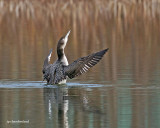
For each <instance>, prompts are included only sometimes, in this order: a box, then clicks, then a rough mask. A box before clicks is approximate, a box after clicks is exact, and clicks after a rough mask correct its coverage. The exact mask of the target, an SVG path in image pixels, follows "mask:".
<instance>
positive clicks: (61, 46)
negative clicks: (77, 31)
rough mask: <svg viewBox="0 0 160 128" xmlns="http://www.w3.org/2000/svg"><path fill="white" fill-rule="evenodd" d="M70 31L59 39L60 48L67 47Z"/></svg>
mask: <svg viewBox="0 0 160 128" xmlns="http://www.w3.org/2000/svg"><path fill="white" fill-rule="evenodd" d="M70 32H71V30H69V32H68V33H67V34H66V35H65V36H63V37H61V38H60V40H59V41H58V45H57V47H58V49H64V48H65V46H66V44H67V41H68V36H69V34H70Z"/></svg>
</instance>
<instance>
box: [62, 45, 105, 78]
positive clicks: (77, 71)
mask: <svg viewBox="0 0 160 128" xmlns="http://www.w3.org/2000/svg"><path fill="white" fill-rule="evenodd" d="M107 51H108V48H107V49H105V50H102V51H100V52H97V53H93V54H91V55H89V56H86V57H82V58H80V59H78V60H76V61H74V62H73V63H71V64H70V65H68V66H66V67H64V71H65V74H66V75H67V76H68V77H69V78H70V79H72V78H74V77H76V76H79V75H81V74H83V73H85V72H87V71H88V69H89V68H91V67H93V66H94V65H96V64H97V63H98V62H99V61H100V60H101V59H102V57H103V55H104V54H105V53H106V52H107Z"/></svg>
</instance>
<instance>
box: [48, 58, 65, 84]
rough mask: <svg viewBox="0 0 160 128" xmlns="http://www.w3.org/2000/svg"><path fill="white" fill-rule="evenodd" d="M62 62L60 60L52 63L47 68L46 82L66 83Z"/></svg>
mask: <svg viewBox="0 0 160 128" xmlns="http://www.w3.org/2000/svg"><path fill="white" fill-rule="evenodd" d="M64 66H65V65H64V64H63V63H62V62H60V61H58V60H57V61H56V62H55V63H53V64H52V65H51V66H50V67H49V69H47V70H49V80H48V81H47V84H61V83H66V75H65V73H64Z"/></svg>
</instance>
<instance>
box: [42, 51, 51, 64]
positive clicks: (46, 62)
mask: <svg viewBox="0 0 160 128" xmlns="http://www.w3.org/2000/svg"><path fill="white" fill-rule="evenodd" d="M52 51H53V49H51V50H50V52H49V54H48V56H47V57H46V59H45V60H44V65H43V67H45V66H47V65H48V64H49V61H50V59H51V54H52Z"/></svg>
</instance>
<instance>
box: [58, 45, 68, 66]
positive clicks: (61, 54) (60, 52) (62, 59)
mask: <svg viewBox="0 0 160 128" xmlns="http://www.w3.org/2000/svg"><path fill="white" fill-rule="evenodd" d="M57 55H58V61H60V62H62V63H63V64H64V65H68V60H67V58H66V56H65V53H64V49H59V48H57Z"/></svg>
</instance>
